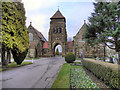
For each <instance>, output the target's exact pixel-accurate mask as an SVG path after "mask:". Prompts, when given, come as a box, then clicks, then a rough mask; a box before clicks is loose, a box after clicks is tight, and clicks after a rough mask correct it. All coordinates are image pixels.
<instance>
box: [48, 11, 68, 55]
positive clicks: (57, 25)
mask: <svg viewBox="0 0 120 90" xmlns="http://www.w3.org/2000/svg"><path fill="white" fill-rule="evenodd" d="M50 20H51V21H50V29H49V41H48V47H49V48H48V49H49V55H50V56H54V55H55V47H56V46H57V45H58V44H60V45H61V46H62V55H63V56H64V55H65V54H66V48H67V46H66V45H67V32H66V20H65V17H64V16H63V15H62V14H61V12H60V11H59V10H58V11H57V12H56V13H55V14H54V15H53V16H52V17H51V18H50Z"/></svg>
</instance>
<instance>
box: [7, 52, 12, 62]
mask: <svg viewBox="0 0 120 90" xmlns="http://www.w3.org/2000/svg"><path fill="white" fill-rule="evenodd" d="M7 60H8V62H9V63H11V53H10V50H8V51H7Z"/></svg>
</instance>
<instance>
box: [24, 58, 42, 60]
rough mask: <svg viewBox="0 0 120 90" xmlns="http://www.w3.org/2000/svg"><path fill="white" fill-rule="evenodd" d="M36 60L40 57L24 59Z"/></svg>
mask: <svg viewBox="0 0 120 90" xmlns="http://www.w3.org/2000/svg"><path fill="white" fill-rule="evenodd" d="M32 59H33V60H38V59H40V58H25V60H32Z"/></svg>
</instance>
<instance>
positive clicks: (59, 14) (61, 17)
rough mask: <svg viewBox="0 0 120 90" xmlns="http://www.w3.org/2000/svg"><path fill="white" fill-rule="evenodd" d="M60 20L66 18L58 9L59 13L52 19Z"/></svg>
mask: <svg viewBox="0 0 120 90" xmlns="http://www.w3.org/2000/svg"><path fill="white" fill-rule="evenodd" d="M59 18H60V19H65V17H64V16H63V15H62V13H61V12H60V11H59V9H58V10H57V12H56V13H55V14H54V15H53V16H52V17H51V18H50V19H59Z"/></svg>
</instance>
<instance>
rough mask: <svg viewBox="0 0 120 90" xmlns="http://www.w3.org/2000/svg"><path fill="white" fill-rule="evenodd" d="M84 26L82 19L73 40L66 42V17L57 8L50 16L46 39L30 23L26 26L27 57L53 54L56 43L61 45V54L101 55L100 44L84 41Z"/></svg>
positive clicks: (101, 48)
mask: <svg viewBox="0 0 120 90" xmlns="http://www.w3.org/2000/svg"><path fill="white" fill-rule="evenodd" d="M86 26H87V24H86V22H85V21H84V23H83V25H82V27H81V28H80V30H78V33H77V34H76V35H75V36H74V37H73V41H69V42H68V41H67V31H66V19H65V17H64V16H63V15H62V13H61V12H60V10H59V9H58V10H57V11H56V13H55V14H54V15H53V16H52V17H51V18H50V28H49V32H48V35H49V38H48V41H47V40H46V39H45V37H44V36H43V35H42V33H41V32H39V31H38V30H37V29H35V28H34V27H33V26H32V24H30V26H29V27H28V32H29V37H30V48H29V52H28V55H27V57H34V58H35V57H42V56H47V57H52V56H55V48H56V46H57V45H61V47H62V56H64V55H65V54H66V53H67V52H72V53H74V54H75V56H76V57H80V55H81V52H82V53H83V54H84V56H85V57H103V54H104V48H103V46H102V45H97V46H94V47H91V46H89V45H88V44H87V43H86V42H85V40H84V38H83V34H84V32H85V30H86ZM46 33H47V32H46Z"/></svg>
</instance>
